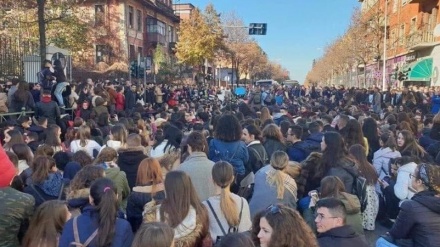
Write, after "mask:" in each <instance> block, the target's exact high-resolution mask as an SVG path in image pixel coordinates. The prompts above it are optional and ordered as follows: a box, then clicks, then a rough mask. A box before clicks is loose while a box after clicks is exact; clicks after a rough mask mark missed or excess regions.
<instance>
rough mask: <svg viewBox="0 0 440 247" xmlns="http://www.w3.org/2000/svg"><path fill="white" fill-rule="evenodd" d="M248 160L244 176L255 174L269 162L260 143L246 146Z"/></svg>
mask: <svg viewBox="0 0 440 247" xmlns="http://www.w3.org/2000/svg"><path fill="white" fill-rule="evenodd" d="M248 153H249V160H248V162H247V163H246V164H245V168H246V174H248V173H249V172H251V171H253V172H254V173H256V172H257V171H258V170H260V168H261V167H263V166H265V165H267V164H268V162H269V156H268V155H267V153H266V149H265V148H264V146H263V145H262V144H261V143H252V144H251V145H249V146H248Z"/></svg>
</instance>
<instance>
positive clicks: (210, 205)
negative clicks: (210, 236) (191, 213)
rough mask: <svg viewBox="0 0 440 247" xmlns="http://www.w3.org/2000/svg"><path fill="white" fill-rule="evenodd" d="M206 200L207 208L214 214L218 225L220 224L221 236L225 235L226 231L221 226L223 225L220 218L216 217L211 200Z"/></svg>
mask: <svg viewBox="0 0 440 247" xmlns="http://www.w3.org/2000/svg"><path fill="white" fill-rule="evenodd" d="M206 202H207V203H208V206H209V208H210V209H211V212H212V214H214V217H215V220H216V221H217V224H218V226H220V230H222V233H223V236H226V231H225V229H224V228H223V226H222V224H221V222H220V220H219V219H218V217H217V214H216V213H215V210H214V208H213V207H212V204H211V202H210V201H209V200H206Z"/></svg>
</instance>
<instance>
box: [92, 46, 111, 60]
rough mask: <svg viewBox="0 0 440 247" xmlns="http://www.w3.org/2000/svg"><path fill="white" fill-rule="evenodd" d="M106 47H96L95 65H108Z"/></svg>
mask: <svg viewBox="0 0 440 247" xmlns="http://www.w3.org/2000/svg"><path fill="white" fill-rule="evenodd" d="M108 53H109V52H108V46H107V45H96V52H95V54H96V56H95V60H96V63H99V62H105V63H108V60H109V56H108V55H109V54H108Z"/></svg>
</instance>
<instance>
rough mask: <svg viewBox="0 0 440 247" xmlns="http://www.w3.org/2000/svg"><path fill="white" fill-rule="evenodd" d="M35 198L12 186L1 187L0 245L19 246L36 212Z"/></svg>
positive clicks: (6, 246)
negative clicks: (20, 239) (19, 238)
mask: <svg viewBox="0 0 440 247" xmlns="http://www.w3.org/2000/svg"><path fill="white" fill-rule="evenodd" d="M34 204H35V199H34V198H33V197H32V196H31V195H29V194H25V193H22V192H20V191H18V190H15V189H13V188H11V187H6V188H0V246H2V247H18V246H20V244H19V242H18V236H21V237H23V235H24V231H25V230H26V229H25V228H27V226H28V225H29V220H30V218H31V217H32V215H33V213H34Z"/></svg>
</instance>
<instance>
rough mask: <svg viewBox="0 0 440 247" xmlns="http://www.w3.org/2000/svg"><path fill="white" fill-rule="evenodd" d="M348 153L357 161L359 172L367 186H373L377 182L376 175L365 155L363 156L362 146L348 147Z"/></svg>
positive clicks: (363, 149)
mask: <svg viewBox="0 0 440 247" xmlns="http://www.w3.org/2000/svg"><path fill="white" fill-rule="evenodd" d="M349 152H350V154H351V156H352V157H353V158H354V159H355V160H356V161H357V164H358V167H359V170H360V172H361V174H362V176H364V177H365V179H366V180H367V183H368V184H369V185H374V184H376V182H377V173H376V170H375V169H374V168H373V165H371V164H370V162H368V160H367V155H366V154H365V148H364V147H363V146H362V145H359V144H355V145H353V146H351V147H350V149H349Z"/></svg>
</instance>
